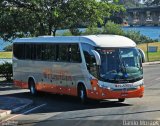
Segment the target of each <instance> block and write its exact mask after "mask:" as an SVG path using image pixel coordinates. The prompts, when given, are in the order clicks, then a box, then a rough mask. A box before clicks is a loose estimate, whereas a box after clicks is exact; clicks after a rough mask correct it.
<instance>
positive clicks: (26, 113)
mask: <svg viewBox="0 0 160 126" xmlns="http://www.w3.org/2000/svg"><path fill="white" fill-rule="evenodd" d="M45 105H47V104H42V105H39V106H37V107H34V108H32V109H30V110H28V111H26V112H23V113H21V114H17V115H15V116H12V117H10V118H8V119H6V120H3V121H1V122H0V124H1V123H3V122H6V121H9V120H11V119H13V118H16V117H18V116H21V115H25V114H28V113H30V112H32V111H34V110H36V109H38V108H41V107H43V106H45Z"/></svg>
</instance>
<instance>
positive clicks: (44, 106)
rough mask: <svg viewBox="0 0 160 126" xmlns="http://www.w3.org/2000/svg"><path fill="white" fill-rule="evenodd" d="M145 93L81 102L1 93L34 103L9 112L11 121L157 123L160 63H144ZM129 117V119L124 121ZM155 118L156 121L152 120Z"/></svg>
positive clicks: (101, 125) (41, 124)
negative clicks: (16, 111)
mask: <svg viewBox="0 0 160 126" xmlns="http://www.w3.org/2000/svg"><path fill="white" fill-rule="evenodd" d="M144 80H145V95H144V97H143V98H135V99H127V100H126V101H125V102H124V103H118V102H116V100H105V101H101V102H100V103H96V102H92V101H91V102H90V104H87V105H82V104H80V103H79V101H78V100H77V98H74V97H69V96H61V95H52V94H46V93H41V94H39V95H38V96H31V95H30V94H29V93H28V90H22V89H14V88H11V89H8V90H6V91H3V92H1V93H0V95H10V96H15V97H22V98H29V99H32V100H33V101H34V104H33V105H32V106H30V107H28V108H27V109H25V110H23V111H21V112H19V113H15V114H12V115H10V116H9V117H7V118H6V119H9V118H10V119H9V121H10V123H13V124H17V123H18V124H20V125H29V126H30V125H36V126H45V125H46V126H48V125H51V126H59V125H60V126H109V125H113V126H121V125H127V126H128V125H143V124H144V125H151V124H155V125H159V126H160V121H159V122H157V121H156V120H160V98H159V97H160V64H156V65H146V66H144ZM127 120H130V121H127ZM152 120H155V121H152Z"/></svg>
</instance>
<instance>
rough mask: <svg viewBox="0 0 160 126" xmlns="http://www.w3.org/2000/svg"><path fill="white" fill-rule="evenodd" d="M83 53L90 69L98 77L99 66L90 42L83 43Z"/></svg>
mask: <svg viewBox="0 0 160 126" xmlns="http://www.w3.org/2000/svg"><path fill="white" fill-rule="evenodd" d="M82 48H83V54H84V57H85V61H86V66H87V69H88V71H89V72H90V73H91V74H92V75H93V76H94V77H96V78H98V66H97V65H96V59H95V56H94V54H93V53H92V51H91V50H92V49H93V47H92V46H91V45H89V44H84V45H82Z"/></svg>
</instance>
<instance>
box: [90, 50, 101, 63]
mask: <svg viewBox="0 0 160 126" xmlns="http://www.w3.org/2000/svg"><path fill="white" fill-rule="evenodd" d="M92 52H93V54H94V56H95V59H96V64H97V65H98V66H100V65H101V57H100V55H99V53H98V52H97V51H95V50H92Z"/></svg>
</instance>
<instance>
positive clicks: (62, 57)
mask: <svg viewBox="0 0 160 126" xmlns="http://www.w3.org/2000/svg"><path fill="white" fill-rule="evenodd" d="M68 46H69V44H59V51H58V61H64V62H67V61H68Z"/></svg>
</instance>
